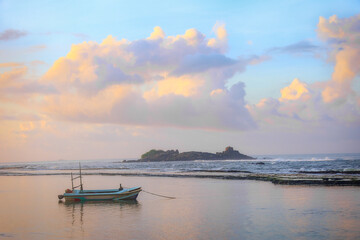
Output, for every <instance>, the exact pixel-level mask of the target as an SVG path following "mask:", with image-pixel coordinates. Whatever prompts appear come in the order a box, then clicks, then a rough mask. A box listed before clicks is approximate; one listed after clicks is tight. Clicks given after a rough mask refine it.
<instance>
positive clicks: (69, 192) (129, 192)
mask: <svg viewBox="0 0 360 240" xmlns="http://www.w3.org/2000/svg"><path fill="white" fill-rule="evenodd" d="M79 169H80V174H79V175H77V176H74V175H73V174H72V173H71V186H72V188H71V189H66V190H65V192H64V193H63V194H60V195H58V198H59V199H60V200H61V199H63V198H64V199H65V201H66V202H68V201H74V202H81V201H105V200H115V201H116V200H135V199H136V198H137V196H138V195H139V193H140V192H141V187H132V188H123V187H122V186H121V184H120V188H118V189H101V190H84V189H83V183H82V175H81V165H80V163H79ZM75 179H79V180H80V184H79V185H77V186H74V180H75ZM77 188H79V189H77Z"/></svg>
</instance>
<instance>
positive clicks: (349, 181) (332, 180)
mask: <svg viewBox="0 0 360 240" xmlns="http://www.w3.org/2000/svg"><path fill="white" fill-rule="evenodd" d="M70 174H71V173H70V172H59V173H56V172H47V173H41V172H36V173H31V172H0V176H52V175H57V176H59V175H64V176H66V175H70ZM82 174H83V175H99V176H140V177H172V178H210V179H225V180H255V181H264V182H271V183H273V184H280V185H308V186H309V185H311V186H314V185H320V186H360V176H359V175H352V174H346V175H338V174H321V175H320V174H304V173H300V174H262V173H248V172H220V171H206V170H205V171H195V172H166V173H162V172H153V173H152V172H89V170H83V173H82Z"/></svg>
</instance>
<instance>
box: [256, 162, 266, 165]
mask: <svg viewBox="0 0 360 240" xmlns="http://www.w3.org/2000/svg"><path fill="white" fill-rule="evenodd" d="M255 164H256V165H265V163H264V162H257V163H255Z"/></svg>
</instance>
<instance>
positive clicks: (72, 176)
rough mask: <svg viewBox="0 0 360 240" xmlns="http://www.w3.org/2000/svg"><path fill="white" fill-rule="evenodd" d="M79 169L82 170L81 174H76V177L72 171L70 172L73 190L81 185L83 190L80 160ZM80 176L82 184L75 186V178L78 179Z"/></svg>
mask: <svg viewBox="0 0 360 240" xmlns="http://www.w3.org/2000/svg"><path fill="white" fill-rule="evenodd" d="M79 171H80V174H79V175H78V176H76V175H75V176H76V177H74V175H73V174H72V173H70V174H71V187H72V190H74V189H75V188H78V187H80V190H81V191H82V190H83V183H82V175H81V164H80V162H79ZM78 178H80V184H79V185H77V186H75V187H74V180H75V179H78Z"/></svg>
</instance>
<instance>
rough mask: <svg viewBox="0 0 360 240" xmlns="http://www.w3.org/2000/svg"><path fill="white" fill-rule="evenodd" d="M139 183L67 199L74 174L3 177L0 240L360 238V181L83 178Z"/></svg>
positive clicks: (90, 182)
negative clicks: (117, 194) (121, 191)
mask: <svg viewBox="0 0 360 240" xmlns="http://www.w3.org/2000/svg"><path fill="white" fill-rule="evenodd" d="M120 183H121V184H122V185H123V186H125V187H133V186H141V187H142V188H143V189H144V190H146V191H148V192H152V193H157V194H162V195H167V196H171V197H176V199H166V198H161V197H157V196H154V195H150V194H148V193H145V192H142V193H140V195H139V197H138V199H137V201H127V202H125V201H124V202H121V201H119V202H84V203H70V204H69V203H65V202H63V201H58V199H57V195H58V194H61V193H63V192H64V190H65V189H66V188H69V187H70V186H71V182H70V179H69V176H65V175H49V176H0V239H359V238H360V229H359V227H358V226H359V225H360V191H359V190H360V189H359V187H356V186H304V185H296V186H294V185H275V184H272V183H271V182H264V181H249V180H227V179H208V178H170V177H151V176H146V177H144V176H118V175H115V176H99V175H94V176H91V175H87V176H84V187H85V188H86V189H101V188H117V187H118V186H119V184H120Z"/></svg>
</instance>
